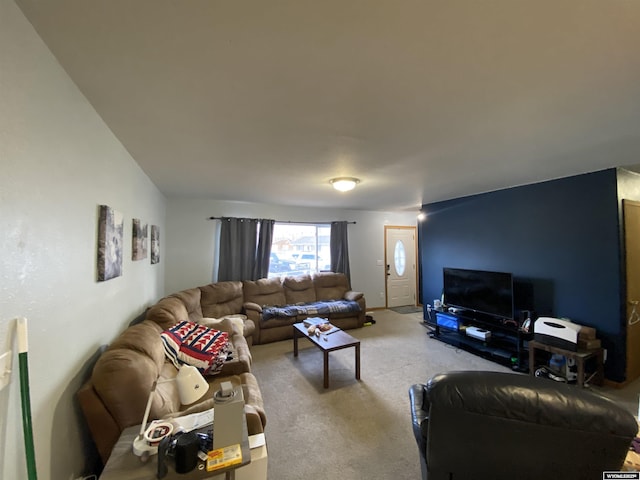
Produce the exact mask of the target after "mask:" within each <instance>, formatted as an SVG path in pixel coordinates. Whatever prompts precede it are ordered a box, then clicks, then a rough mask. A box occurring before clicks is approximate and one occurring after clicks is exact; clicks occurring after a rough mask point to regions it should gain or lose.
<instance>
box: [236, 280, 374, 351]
mask: <svg viewBox="0 0 640 480" xmlns="http://www.w3.org/2000/svg"><path fill="white" fill-rule="evenodd" d="M243 291H244V313H245V314H246V315H247V317H248V319H249V320H252V321H253V323H254V327H255V329H254V332H253V342H254V343H256V344H260V343H269V342H275V341H278V340H285V339H287V338H292V337H293V329H292V327H291V326H292V325H293V324H294V323H297V322H301V321H302V320H304V319H305V318H307V317H309V316H320V317H323V318H328V319H329V321H330V322H331V323H333V324H334V325H336V326H337V327H340V328H342V329H344V330H346V329H350V328H359V327H362V326H363V325H364V322H365V317H366V302H365V298H364V295H363V294H362V293H361V292H354V291H352V290H351V288H350V286H349V281H348V280H347V277H346V276H345V275H344V274H342V273H330V272H323V273H317V274H315V275H313V276H310V275H302V276H299V277H284V278H283V279H280V278H270V279H266V278H263V279H260V280H256V281H245V282H243ZM326 300H351V301H355V302H357V303H358V305H359V307H360V309H359V311H358V312H332V313H329V314H326V315H325V314H317V315H315V314H312V315H309V314H303V315H297V316H295V317H279V318H270V319H268V320H267V319H265V318H264V316H263V310H264V308H265V307H266V306H287V305H299V304H309V303H312V302H319V301H326Z"/></svg>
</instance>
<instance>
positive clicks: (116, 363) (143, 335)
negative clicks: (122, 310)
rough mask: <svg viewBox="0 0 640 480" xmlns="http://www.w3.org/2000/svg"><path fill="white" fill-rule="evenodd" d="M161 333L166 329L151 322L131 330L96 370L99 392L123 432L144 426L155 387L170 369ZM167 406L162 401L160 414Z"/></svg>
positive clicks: (97, 391)
mask: <svg viewBox="0 0 640 480" xmlns="http://www.w3.org/2000/svg"><path fill="white" fill-rule="evenodd" d="M161 332H162V328H160V327H159V326H158V325H157V324H156V323H154V322H152V321H149V320H145V321H143V322H141V323H139V324H137V325H134V326H132V327H129V328H128V329H127V330H125V331H124V332H123V333H122V334H121V335H120V336H119V337H118V338H117V339H116V340H115V341H114V342H113V343H112V344H111V345H110V346H109V348H108V349H107V350H106V351H105V352H104V353H103V354H102V355H101V356H100V358H99V359H98V361H97V362H96V364H95V366H94V368H93V373H92V375H91V381H92V382H93V387H94V389H95V392H96V394H97V396H98V397H99V398H100V399H101V400H102V402H103V403H104V404H105V405H106V406H107V408H108V411H109V412H110V414H111V415H112V416H113V418H114V420H115V422H116V423H117V425H118V426H119V427H120V428H126V427H129V426H131V425H136V424H139V423H140V420H141V419H142V416H143V414H144V409H145V405H146V403H147V398H148V397H149V392H150V391H151V386H152V385H153V382H155V381H156V380H157V379H158V377H159V376H160V375H161V372H162V370H163V367H164V365H166V363H165V355H164V349H163V347H162V340H160V333H161ZM172 368H173V367H172ZM174 370H175V369H174ZM166 403H167V401H166V399H162V400H161V399H159V400H158V403H157V404H156V407H157V410H158V411H162V410H163V409H164V407H163V406H162V405H165V404H166ZM169 403H171V402H169ZM167 408H170V407H169V406H167Z"/></svg>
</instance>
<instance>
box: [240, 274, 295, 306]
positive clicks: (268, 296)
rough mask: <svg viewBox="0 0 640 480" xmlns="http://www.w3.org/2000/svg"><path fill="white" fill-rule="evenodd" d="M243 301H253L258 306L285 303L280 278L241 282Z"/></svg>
mask: <svg viewBox="0 0 640 480" xmlns="http://www.w3.org/2000/svg"><path fill="white" fill-rule="evenodd" d="M242 286H243V289H244V299H245V302H253V303H256V304H258V305H260V306H264V305H278V306H281V305H286V304H287V301H286V299H285V297H284V288H283V287H282V282H281V281H280V278H278V277H276V278H261V279H260V280H245V281H243V282H242Z"/></svg>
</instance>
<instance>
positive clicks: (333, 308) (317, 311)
mask: <svg viewBox="0 0 640 480" xmlns="http://www.w3.org/2000/svg"><path fill="white" fill-rule="evenodd" d="M359 311H360V305H358V302H353V301H349V300H327V301H322V302H313V303H305V304H302V305H287V306H285V307H262V319H263V320H269V319H271V318H283V317H284V318H291V317H296V316H298V315H324V314H328V313H349V312H359Z"/></svg>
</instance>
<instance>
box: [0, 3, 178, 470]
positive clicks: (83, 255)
mask: <svg viewBox="0 0 640 480" xmlns="http://www.w3.org/2000/svg"><path fill="white" fill-rule="evenodd" d="M100 204H106V205H110V206H111V207H113V208H115V209H117V210H119V211H120V212H122V213H123V215H124V218H125V242H124V264H123V270H124V273H123V276H121V277H119V278H116V279H112V280H109V281H106V282H97V281H96V278H97V277H96V273H97V272H96V270H97V269H96V245H97V214H98V206H99V205H100ZM132 217H135V218H140V219H141V220H142V221H143V222H146V223H148V224H157V225H159V226H160V229H161V230H160V232H161V235H162V232H163V231H164V229H165V199H164V197H163V195H162V194H161V193H160V192H159V191H158V189H157V188H156V187H155V186H154V185H153V184H152V182H151V181H150V180H149V178H148V177H147V176H146V175H145V174H144V173H143V172H142V171H141V169H140V168H139V167H138V165H137V164H136V163H135V162H134V161H133V159H132V158H131V157H130V155H129V154H128V153H127V151H126V150H125V149H124V148H123V147H122V145H121V144H120V143H119V142H118V141H117V139H116V138H115V137H114V136H113V134H112V133H111V131H110V130H109V129H108V128H107V127H106V126H105V125H104V123H103V122H102V120H101V119H100V117H98V115H97V114H96V113H95V111H94V110H93V109H92V107H91V105H89V103H88V102H87V101H86V100H85V98H84V97H83V96H82V94H81V93H80V92H79V91H78V89H77V88H76V86H75V85H74V84H73V83H72V82H71V80H70V79H69V78H68V76H67V75H66V74H65V72H64V71H63V70H62V69H61V67H60V66H59V64H58V63H57V62H56V60H55V58H54V57H53V56H52V55H51V54H50V52H49V50H48V49H47V48H46V47H45V46H44V44H43V43H42V41H41V40H40V38H39V37H38V36H37V34H36V33H35V32H34V30H33V28H32V27H31V25H30V24H29V23H28V22H27V20H26V19H25V18H24V16H23V15H22V13H21V12H20V10H19V9H18V7H17V6H16V5H15V4H14V2H13V1H12V0H0V353H2V352H4V351H6V350H7V349H9V348H12V349H13V350H14V361H13V373H12V375H11V381H10V384H9V385H8V386H7V387H5V388H4V389H3V390H2V391H0V478H4V479H7V480H9V479H24V478H27V473H26V466H25V460H24V459H25V454H24V442H23V435H22V424H21V408H20V382H19V376H18V371H19V369H18V362H17V352H16V345H15V321H14V319H15V318H16V317H19V316H25V317H27V319H28V322H29V323H28V324H29V367H30V368H29V376H30V385H31V405H32V418H33V428H34V437H35V448H36V463H37V469H38V478H39V479H40V480H48V479H52V480H70V479H75V478H77V477H78V476H80V475H82V474H85V473H91V472H84V471H82V470H83V466H84V462H85V459H84V458H83V457H84V452H85V448H86V446H83V443H82V439H81V434H82V432H81V425H82V423H81V419H80V417H79V413H78V411H77V408H76V405H75V398H74V394H75V392H76V390H77V389H78V388H79V387H80V385H81V382H82V381H83V380H84V378H85V377H86V375H87V374H88V367H89V364H90V362H91V360H92V358H93V357H94V354H95V353H96V352H97V350H98V349H99V347H100V346H101V345H103V344H105V343H108V342H110V341H111V340H112V339H113V338H114V337H115V336H116V335H117V334H118V333H119V332H120V331H121V330H123V329H124V328H125V327H126V326H127V324H128V322H129V321H130V320H132V319H133V318H134V317H135V316H137V315H138V314H139V313H141V312H142V311H143V310H144V308H145V307H146V306H148V305H150V304H152V303H154V302H155V301H156V300H157V298H158V297H160V296H162V294H163V292H164V285H163V282H164V269H165V263H164V258H161V261H160V263H159V264H157V265H151V264H150V262H149V259H148V258H147V260H142V261H137V262H133V261H132V260H131V220H132ZM161 240H162V237H161ZM161 253H162V257H164V252H162V250H161Z"/></svg>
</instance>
